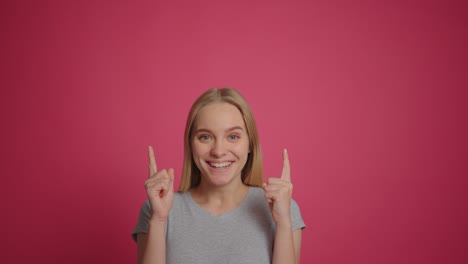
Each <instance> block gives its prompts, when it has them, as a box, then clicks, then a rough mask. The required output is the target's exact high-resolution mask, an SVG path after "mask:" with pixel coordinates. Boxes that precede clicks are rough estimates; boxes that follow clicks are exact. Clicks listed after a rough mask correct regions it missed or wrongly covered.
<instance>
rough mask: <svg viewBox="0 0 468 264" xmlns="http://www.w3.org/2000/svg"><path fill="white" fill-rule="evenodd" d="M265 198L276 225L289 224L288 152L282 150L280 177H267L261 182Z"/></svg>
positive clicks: (290, 192)
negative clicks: (266, 181)
mask: <svg viewBox="0 0 468 264" xmlns="http://www.w3.org/2000/svg"><path fill="white" fill-rule="evenodd" d="M263 190H264V191H265V198H266V199H267V201H268V203H269V205H270V209H271V214H272V215H273V220H274V221H275V223H276V225H291V214H290V207H291V197H292V190H293V185H292V183H291V169H290V165H289V158H288V152H287V150H286V149H284V150H283V171H282V173H281V178H269V179H268V183H263Z"/></svg>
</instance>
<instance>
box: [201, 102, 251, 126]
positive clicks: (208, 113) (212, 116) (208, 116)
mask: <svg viewBox="0 0 468 264" xmlns="http://www.w3.org/2000/svg"><path fill="white" fill-rule="evenodd" d="M235 126H240V127H242V128H244V129H245V124H244V118H243V117H242V113H241V112H240V111H239V109H237V107H235V106H234V105H232V104H229V103H212V104H208V105H206V106H204V107H203V108H202V109H200V111H199V112H198V114H197V117H196V119H195V123H194V128H195V129H209V130H224V129H229V128H232V127H235Z"/></svg>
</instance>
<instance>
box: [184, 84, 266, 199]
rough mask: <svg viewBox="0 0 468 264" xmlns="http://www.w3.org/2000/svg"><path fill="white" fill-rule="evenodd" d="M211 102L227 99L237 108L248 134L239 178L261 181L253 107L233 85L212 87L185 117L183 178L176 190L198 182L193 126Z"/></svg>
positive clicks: (254, 183) (250, 182) (258, 183)
mask: <svg viewBox="0 0 468 264" xmlns="http://www.w3.org/2000/svg"><path fill="white" fill-rule="evenodd" d="M211 103H228V104H231V105H233V106H235V107H237V108H238V109H239V111H240V112H241V114H242V117H243V119H244V123H245V128H246V130H247V135H248V137H249V150H250V153H249V155H248V157H247V163H246V164H245V166H244V168H243V169H242V173H241V177H242V182H243V183H244V184H246V185H250V186H258V187H260V186H261V185H262V184H263V172H262V171H263V168H262V154H261V149H260V141H259V138H258V130H257V125H256V123H255V119H254V116H253V112H252V109H250V106H249V105H248V104H247V102H246V101H245V99H244V98H243V97H242V95H241V94H240V93H239V92H238V91H236V90H235V89H233V88H221V89H218V88H213V89H210V90H208V91H206V92H205V93H203V94H202V95H201V96H200V97H198V99H197V100H196V101H195V102H194V103H193V105H192V108H191V109H190V112H189V114H188V117H187V123H186V125H185V134H184V164H183V169H182V180H181V182H180V186H179V192H186V191H188V190H189V189H190V188H192V187H196V186H198V185H199V184H200V181H201V175H200V170H199V169H198V167H197V165H196V164H195V162H194V161H193V158H192V129H193V125H194V122H195V119H196V117H197V114H198V112H199V111H200V109H202V108H203V107H204V106H206V105H209V104H211Z"/></svg>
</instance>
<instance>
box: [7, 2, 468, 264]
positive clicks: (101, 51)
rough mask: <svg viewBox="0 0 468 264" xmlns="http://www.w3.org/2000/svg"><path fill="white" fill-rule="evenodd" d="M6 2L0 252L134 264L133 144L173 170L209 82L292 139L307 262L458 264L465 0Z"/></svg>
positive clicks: (266, 139) (266, 131)
mask: <svg viewBox="0 0 468 264" xmlns="http://www.w3.org/2000/svg"><path fill="white" fill-rule="evenodd" d="M9 2H10V3H8V2H6V1H2V3H1V4H0V5H1V7H0V10H1V11H0V12H1V18H0V19H1V21H0V27H1V29H2V40H1V46H2V48H1V61H2V63H1V65H2V69H1V102H0V103H1V104H0V107H1V112H0V113H1V124H2V131H1V133H2V134H1V155H2V156H1V166H0V170H1V171H0V172H1V196H2V197H1V198H2V199H1V203H2V207H1V211H2V217H1V220H0V221H1V223H0V224H1V227H2V238H3V239H2V241H3V242H1V243H2V244H3V245H2V246H1V247H0V251H1V255H0V257H1V259H0V262H1V263H133V262H134V260H135V258H136V248H135V244H134V242H133V241H132V240H131V239H130V232H131V230H132V228H133V226H134V224H135V221H136V217H137V214H138V210H139V206H140V205H141V203H142V201H143V200H144V199H145V192H144V189H143V182H144V180H145V178H146V176H147V165H146V146H147V145H148V144H152V145H153V146H154V147H155V149H156V155H157V158H158V163H159V165H160V166H161V167H168V166H174V167H175V168H176V174H177V175H178V176H180V170H181V159H182V134H183V127H184V122H185V117H186V113H187V111H188V109H189V107H190V104H191V103H192V102H193V100H194V99H195V98H196V97H197V96H198V95H199V94H200V93H201V92H202V91H204V90H206V89H208V88H211V87H222V86H231V87H235V88H238V89H239V90H240V91H241V92H242V93H243V94H244V95H245V97H246V98H247V100H248V101H249V102H250V104H251V105H252V107H253V109H254V111H255V114H256V118H257V121H258V125H259V129H260V133H261V143H262V145H263V152H264V163H265V166H266V168H265V170H266V174H267V176H278V175H279V173H280V169H281V149H282V148H283V147H285V146H286V147H288V149H289V153H290V158H291V163H292V177H293V183H294V184H295V192H294V195H293V196H294V198H295V199H296V200H297V201H298V203H299V204H300V207H301V209H302V213H303V217H304V219H305V221H306V224H307V225H308V227H307V229H306V231H305V232H304V238H303V251H302V263H322V264H325V263H326V264H331V263H389V264H390V263H392V264H393V263H451V264H456V263H467V261H468V255H467V253H466V249H467V248H468V242H467V235H468V234H467V227H466V223H467V222H468V216H467V209H466V199H467V197H466V196H467V195H466V186H467V180H466V176H467V174H468V173H467V172H468V170H467V165H466V164H467V162H466V160H467V147H468V146H467V140H466V135H467V134H468V133H467V132H468V131H467V125H466V120H467V115H466V113H467V110H468V109H467V108H468V107H467V106H466V104H467V98H468V97H467V91H466V89H467V84H468V80H467V72H468V71H467V70H468V69H467V68H468V67H467V61H468V56H467V51H466V47H467V46H468V43H467V42H468V41H467V33H466V32H467V30H466V27H467V24H468V23H467V22H468V19H467V17H468V12H467V10H468V8H467V4H466V2H464V1H226V2H225V3H221V2H224V1H214V0H209V1H208V0H207V1H188V0H187V1H172V0H171V1H169V0H166V1H138V2H136V1H9ZM377 2H380V3H377ZM201 3H203V4H201Z"/></svg>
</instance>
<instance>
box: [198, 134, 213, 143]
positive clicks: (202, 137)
mask: <svg viewBox="0 0 468 264" xmlns="http://www.w3.org/2000/svg"><path fill="white" fill-rule="evenodd" d="M210 139H211V136H209V135H200V136H198V140H200V141H202V142H204V141H208V140H210Z"/></svg>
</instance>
